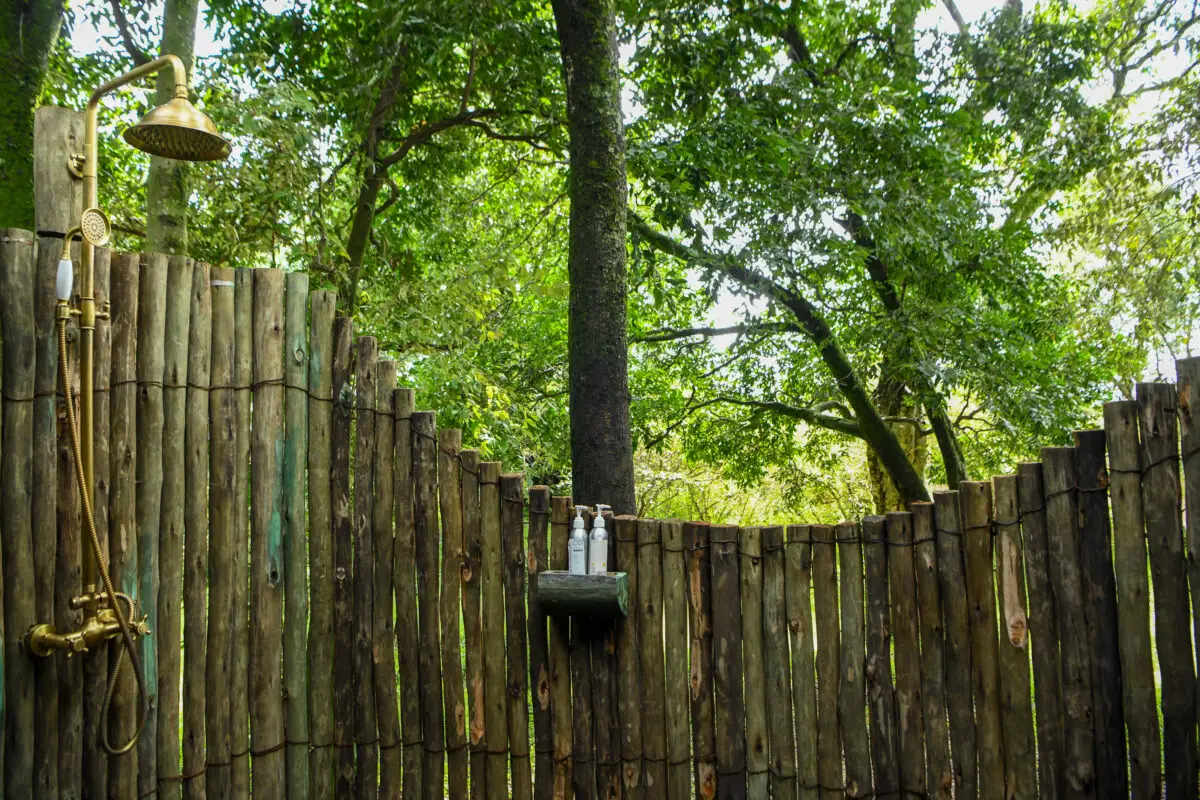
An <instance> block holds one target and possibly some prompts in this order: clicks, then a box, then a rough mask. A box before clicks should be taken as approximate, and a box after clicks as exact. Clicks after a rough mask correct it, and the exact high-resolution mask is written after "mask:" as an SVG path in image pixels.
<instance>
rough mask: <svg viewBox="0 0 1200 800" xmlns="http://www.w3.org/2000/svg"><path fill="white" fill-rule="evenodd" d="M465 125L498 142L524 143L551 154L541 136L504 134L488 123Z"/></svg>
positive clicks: (476, 121)
mask: <svg viewBox="0 0 1200 800" xmlns="http://www.w3.org/2000/svg"><path fill="white" fill-rule="evenodd" d="M464 124H466V125H470V126H471V127H472V128H477V129H479V130H480V131H483V135H484V136H486V137H488V138H489V139H496V140H497V141H501V142H524V143H525V144H527V145H529V146H530V147H532V148H534V149H536V150H545V151H547V152H549V150H550V148H549V147H547V146H546V145H545V144H543V143H542V138H541V137H540V136H537V135H536V134H532V133H503V132H501V131H498V130H496V129H495V128H493V127H492V126H491V125H488V124H487V123H486V122H480V121H479V120H470V121H469V122H466V123H464Z"/></svg>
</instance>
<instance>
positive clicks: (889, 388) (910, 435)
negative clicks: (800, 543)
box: [867, 358, 929, 514]
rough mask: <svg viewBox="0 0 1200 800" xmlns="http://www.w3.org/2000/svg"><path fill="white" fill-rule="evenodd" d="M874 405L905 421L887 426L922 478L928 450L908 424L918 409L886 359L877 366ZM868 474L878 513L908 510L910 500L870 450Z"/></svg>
mask: <svg viewBox="0 0 1200 800" xmlns="http://www.w3.org/2000/svg"><path fill="white" fill-rule="evenodd" d="M875 404H876V406H877V407H878V408H879V413H880V414H881V415H882V416H883V417H884V418H888V417H903V418H906V419H904V420H901V421H893V422H887V423H886V424H887V426H888V428H890V429H891V430H892V433H893V434H894V435H895V437H896V441H897V442H898V443H899V445H900V447H901V448H903V450H904V454H905V455H906V456H907V457H908V460H909V463H911V464H912V467H913V469H914V470H915V471H916V473H917V474H918V475H923V474H924V473H925V462H926V461H927V460H928V456H929V447H928V445H927V444H926V442H925V439H924V437H923V436H921V431H920V425H918V424H916V423H914V422H909V421H907V420H908V419H914V420H915V419H917V418H918V417H919V413H918V412H919V408H918V407H917V404H916V402H915V401H914V400H913V398H912V396H911V395H910V394H909V393H908V392H907V391H906V388H905V386H904V382H903V380H902V379H901V378H900V376H899V375H897V374H896V371H895V370H894V369H892V367H891V366H890V359H886V358H885V359H884V362H883V364H881V366H880V377H879V384H878V385H877V386H876V387H875ZM867 472H868V474H869V476H870V480H871V495H872V497H873V499H874V500H875V509H876V513H877V514H887V513H888V512H889V511H906V510H908V501H909V500H910V499H912V498H908V497H906V496H905V493H904V492H903V491H902V490H901V489H900V487H898V486H897V485H896V482H895V481H894V480H893V479H892V477H891V475H889V474H888V471H887V470H886V469H885V468H884V465H883V462H882V461H881V460H880V458H879V455H878V454H877V452H876V451H875V450H874V449H871V450H869V451H868V454H867Z"/></svg>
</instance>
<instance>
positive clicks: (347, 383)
mask: <svg viewBox="0 0 1200 800" xmlns="http://www.w3.org/2000/svg"><path fill="white" fill-rule="evenodd" d="M353 353H354V322H353V320H351V319H350V318H348V317H337V318H335V319H334V321H333V393H332V395H331V397H333V403H334V405H333V428H332V436H331V439H332V443H333V460H332V462H331V463H330V465H329V470H330V472H329V474H330V478H329V483H330V495H331V502H332V509H333V511H332V517H331V519H332V529H333V576H334V577H333V581H334V582H333V618H334V620H336V624H335V625H334V627H333V740H334V744H335V747H336V748H337V750H336V753H337V765H336V774H335V778H334V796H335V797H338V798H349V797H352V796H353V794H354V581H353V576H354V533H353V531H354V523H353V521H352V520H351V513H350V509H351V505H350V436H351V425H352V423H353V421H354V406H355V401H354V389H353V387H352V385H351V376H352V375H353V373H354V355H353ZM413 652H414V653H415V652H417V651H415V650H414V651H413Z"/></svg>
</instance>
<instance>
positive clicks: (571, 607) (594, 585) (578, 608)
mask: <svg viewBox="0 0 1200 800" xmlns="http://www.w3.org/2000/svg"><path fill="white" fill-rule="evenodd" d="M534 582H535V583H536V584H537V591H538V601H539V602H540V603H541V605H542V609H543V610H544V611H545V612H546V613H547V614H548V615H550V616H551V617H568V616H572V615H578V616H580V617H584V618H585V620H584V622H583V624H587V619H591V620H593V621H594V620H605V619H619V618H623V617H625V616H627V615H628V613H629V576H628V574H626V573H624V572H609V573H607V574H604V575H573V574H571V573H570V572H568V571H566V570H547V571H545V572H540V573H538V575H537V578H536V579H535V581H534Z"/></svg>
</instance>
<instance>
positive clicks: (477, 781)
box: [458, 450, 549, 800]
mask: <svg viewBox="0 0 1200 800" xmlns="http://www.w3.org/2000/svg"><path fill="white" fill-rule="evenodd" d="M458 462H459V469H460V474H461V475H462V492H463V501H462V508H463V554H462V557H463V562H462V598H463V600H462V606H463V640H464V642H465V644H466V654H465V655H466V662H467V672H466V682H467V744H468V748H469V751H470V761H471V800H483V799H484V797H485V796H486V791H487V742H486V741H485V739H484V735H483V734H484V726H483V661H484V652H483V610H482V608H481V607H480V591H479V561H480V558H481V557H482V553H483V550H482V548H483V530H482V524H483V520H482V517H481V514H482V509H481V508H480V505H479V451H478V450H463V451H462V452H461V453H459V455H458ZM547 514H549V512H548V511H547ZM547 522H549V520H548V519H547ZM542 567H543V568H545V562H544V561H543V562H542Z"/></svg>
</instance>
